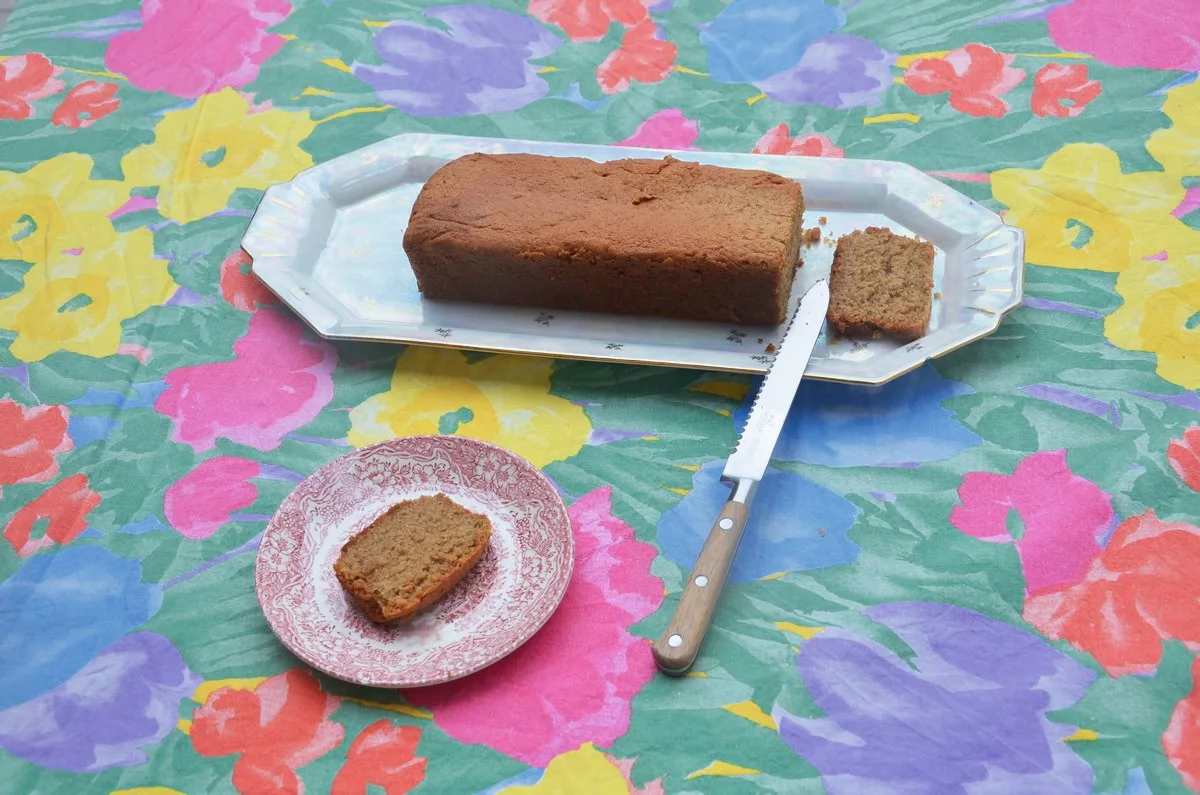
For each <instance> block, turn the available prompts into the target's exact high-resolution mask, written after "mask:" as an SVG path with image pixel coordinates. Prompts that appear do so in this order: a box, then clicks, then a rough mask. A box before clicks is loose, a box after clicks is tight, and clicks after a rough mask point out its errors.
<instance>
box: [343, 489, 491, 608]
mask: <svg viewBox="0 0 1200 795" xmlns="http://www.w3.org/2000/svg"><path fill="white" fill-rule="evenodd" d="M491 536H492V525H491V522H489V521H488V519H487V517H486V516H480V515H479V514H476V513H472V512H470V511H468V510H467V509H466V508H463V507H462V506H460V505H458V504H457V503H455V502H454V501H453V500H451V499H450V498H449V497H447V496H446V495H444V494H438V495H436V496H432V497H419V498H417V499H415V500H408V501H407V502H402V503H400V504H399V505H395V506H393V507H392V508H390V509H389V510H388V511H387V512H386V513H384V514H383V515H382V516H380V517H379V518H378V519H376V520H375V521H374V522H372V523H371V524H370V525H368V526H367V528H366V529H365V530H363V531H362V532H360V533H358V534H356V535H355V536H354V537H352V538H351V539H350V540H349V541H347V542H346V545H345V546H344V547H342V553H341V555H340V556H339V557H338V559H337V562H336V563H335V564H334V565H333V570H334V573H335V574H336V575H337V578H338V582H340V583H341V584H342V587H343V588H345V589H346V591H347V593H349V594H350V595H351V596H353V597H354V599H355V601H357V602H358V604H359V606H361V607H362V609H363V612H364V613H366V614H367V617H368V618H370V619H371V620H372V621H376V622H379V623H383V622H385V621H396V620H405V619H408V618H411V617H412V616H413V615H415V614H416V613H417V612H418V611H419V610H421V609H423V608H425V607H427V606H429V605H431V604H433V603H434V602H436V601H437V600H438V599H440V598H442V596H444V595H445V594H446V593H447V592H449V590H450V589H451V588H453V587H454V586H455V585H457V584H458V582H459V580H461V579H462V578H463V577H464V576H466V574H467V572H469V571H470V570H471V568H472V567H473V566H474V565H475V564H476V563H478V562H479V559H480V557H482V556H483V553H484V550H486V549H487V545H488V541H489V540H490V539H491Z"/></svg>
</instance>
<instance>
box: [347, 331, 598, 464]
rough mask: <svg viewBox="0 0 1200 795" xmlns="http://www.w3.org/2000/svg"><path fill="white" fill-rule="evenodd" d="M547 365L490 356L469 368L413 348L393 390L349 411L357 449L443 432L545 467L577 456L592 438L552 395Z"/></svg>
mask: <svg viewBox="0 0 1200 795" xmlns="http://www.w3.org/2000/svg"><path fill="white" fill-rule="evenodd" d="M553 366H554V363H553V362H552V361H551V360H550V359H536V358H532V357H524V356H493V357H491V358H489V359H485V360H483V361H481V362H478V363H476V364H468V363H467V360H466V357H465V356H463V354H462V353H460V352H458V351H451V350H444V349H438V348H421V347H415V346H414V347H411V348H409V349H408V350H406V351H405V352H404V354H403V355H402V356H400V358H399V359H397V360H396V369H395V371H394V372H393V374H392V386H391V389H390V390H388V391H387V392H384V393H382V394H379V395H375V396H374V397H372V398H369V399H368V400H367V401H366V402H364V403H362V404H360V405H359V406H357V407H356V408H355V409H354V410H352V411H351V412H350V426H351V427H350V433H349V434H348V437H347V438H348V439H349V441H350V444H352V445H354V446H355V447H362V446H364V445H368V444H372V443H374V442H378V441H382V440H384V439H391V438H393V437H396V436H421V435H426V434H435V433H446V434H457V435H459V436H469V437H471V438H472V439H479V440H481V441H485V442H492V443H494V444H498V445H500V446H501V447H505V448H508V449H509V450H512V451H513V452H514V453H516V454H517V455H519V456H522V457H524V458H525V459H527V460H528V461H530V462H531V463H532V464H533V465H534V466H537V467H543V466H545V465H546V464H549V463H550V462H552V461H559V460H562V459H564V458H570V457H571V456H573V455H575V454H576V453H578V452H579V450H580V448H581V447H583V444H584V442H586V441H587V438H588V436H589V434H590V433H591V423H589V422H588V418H587V415H585V414H584V413H583V409H581V408H580V407H579V406H576V405H575V404H574V403H572V402H570V401H569V400H565V399H563V398H560V397H556V396H554V395H551V394H550V372H551V369H552V368H553Z"/></svg>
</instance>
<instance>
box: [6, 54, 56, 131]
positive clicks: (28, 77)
mask: <svg viewBox="0 0 1200 795" xmlns="http://www.w3.org/2000/svg"><path fill="white" fill-rule="evenodd" d="M61 73H62V69H60V68H58V67H56V66H55V65H54V64H52V63H50V59H49V58H47V57H46V56H44V55H42V54H41V53H36V52H31V53H29V54H28V55H18V56H15V57H13V58H9V59H8V60H7V61H0V119H14V120H17V121H20V120H21V119H28V118H29V117H30V116H32V115H33V104H32V103H33V102H34V101H35V100H39V99H45V98H46V97H51V96H54V95H55V94H57V93H58V92H59V91H62V90H63V88H65V87H66V83H64V82H63V81H61V80H59V79H57V75H59V74H61Z"/></svg>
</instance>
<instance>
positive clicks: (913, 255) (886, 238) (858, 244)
mask: <svg viewBox="0 0 1200 795" xmlns="http://www.w3.org/2000/svg"><path fill="white" fill-rule="evenodd" d="M933 256H934V249H933V244H932V243H929V242H926V241H920V240H914V239H913V238H911V237H904V236H902V235H897V234H895V233H893V232H892V231H891V230H888V229H883V228H881V227H875V226H872V227H868V228H867V229H865V230H859V231H855V232H851V233H850V234H848V235H845V236H843V237H842V238H841V239H840V240H839V241H838V245H837V251H835V252H834V255H833V268H832V272H831V274H830V280H829V294H830V297H829V315H828V318H829V325H830V326H832V327H833V328H834V329H835V330H836V331H838V332H839V333H840V334H842V335H844V336H847V337H867V338H877V337H882V336H884V335H885V334H887V335H890V336H893V337H896V338H897V339H899V340H901V341H902V342H909V341H912V340H915V339H918V338H920V337H922V336H924V335H925V329H926V328H927V327H928V326H929V316H930V312H931V296H932V293H933Z"/></svg>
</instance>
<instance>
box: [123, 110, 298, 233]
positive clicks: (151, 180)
mask: <svg viewBox="0 0 1200 795" xmlns="http://www.w3.org/2000/svg"><path fill="white" fill-rule="evenodd" d="M315 127H316V122H314V121H313V120H312V118H311V117H310V116H309V115H308V114H307V113H293V112H290V111H286V110H267V111H262V112H261V113H251V112H250V103H248V102H247V101H246V98H245V97H243V96H242V95H241V94H239V93H237V92H236V91H234V90H233V89H232V88H226V89H222V90H221V91H218V92H217V93H215V94H206V95H205V96H202V97H200V98H199V99H197V100H196V103H195V104H194V105H192V106H191V107H189V108H185V109H183V110H173V111H170V112H168V113H166V114H165V115H164V116H163V118H162V121H160V122H159V123H158V125H157V126H156V127H155V128H154V143H152V144H147V145H145V146H139V147H138V148H137V149H134V150H133V151H132V152H130V153H129V154H127V155H126V156H125V157H124V158H123V159H122V160H121V168H122V169H123V170H124V171H125V180H126V181H127V182H129V184H131V185H135V186H138V187H150V186H154V185H157V186H158V211H159V212H160V213H162V215H163V216H164V217H166V218H170V219H171V220H173V221H178V222H179V223H181V224H186V223H188V222H190V221H195V220H198V219H200V218H204V217H205V216H208V215H212V214H213V213H215V212H219V211H220V210H223V209H224V208H225V205H226V204H228V202H229V197H230V196H232V195H233V192H234V191H235V190H237V189H238V188H258V189H263V188H267V187H270V186H271V185H274V184H275V183H277V182H286V181H287V180H289V179H291V178H292V177H294V176H296V174H297V173H298V172H300V171H303V170H304V169H306V168H309V167H310V166H312V164H313V161H312V157H311V156H310V155H309V154H308V153H307V152H305V151H304V150H303V149H301V148H300V142H301V141H303V140H304V139H305V138H307V137H308V136H309V135H310V134H312V131H313V129H314V128H315Z"/></svg>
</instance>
